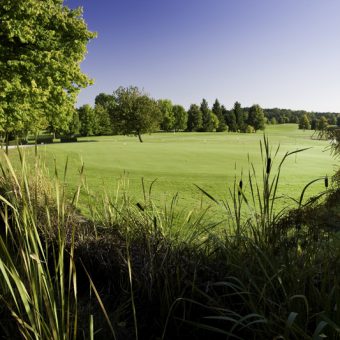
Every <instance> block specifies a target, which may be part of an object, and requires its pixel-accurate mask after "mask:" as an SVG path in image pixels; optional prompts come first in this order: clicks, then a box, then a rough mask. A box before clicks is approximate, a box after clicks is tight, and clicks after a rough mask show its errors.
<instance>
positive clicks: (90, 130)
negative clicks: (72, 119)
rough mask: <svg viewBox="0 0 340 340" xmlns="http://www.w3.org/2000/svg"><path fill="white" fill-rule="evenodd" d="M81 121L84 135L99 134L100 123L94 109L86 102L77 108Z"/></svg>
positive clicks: (81, 131) (80, 130)
mask: <svg viewBox="0 0 340 340" xmlns="http://www.w3.org/2000/svg"><path fill="white" fill-rule="evenodd" d="M77 111H78V117H79V121H80V129H79V132H80V134H81V135H82V136H93V135H95V134H97V130H98V124H97V119H96V115H95V111H94V109H93V108H92V107H91V106H90V105H89V104H85V105H83V106H81V107H79V108H78V109H77Z"/></svg>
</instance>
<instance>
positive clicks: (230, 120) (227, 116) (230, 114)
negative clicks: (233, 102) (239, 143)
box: [222, 105, 237, 132]
mask: <svg viewBox="0 0 340 340" xmlns="http://www.w3.org/2000/svg"><path fill="white" fill-rule="evenodd" d="M222 114H223V117H224V120H225V122H226V123H227V126H228V130H229V131H232V132H236V131H237V122H236V116H235V112H234V110H230V111H228V110H227V109H226V108H225V107H224V106H223V105H222Z"/></svg>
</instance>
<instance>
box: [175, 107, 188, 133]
mask: <svg viewBox="0 0 340 340" xmlns="http://www.w3.org/2000/svg"><path fill="white" fill-rule="evenodd" d="M172 112H173V114H174V118H175V122H174V129H175V131H179V130H185V129H186V128H187V123H188V113H187V112H186V111H185V109H184V107H183V106H181V105H174V106H173V108H172Z"/></svg>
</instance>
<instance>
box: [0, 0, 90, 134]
mask: <svg viewBox="0 0 340 340" xmlns="http://www.w3.org/2000/svg"><path fill="white" fill-rule="evenodd" d="M94 36H95V34H93V33H91V32H90V31H88V29H87V26H86V23H85V22H84V20H83V18H82V12H81V9H75V10H71V9H69V8H68V7H66V6H64V5H63V0H44V1H41V0H16V1H13V0H1V1H0V124H1V129H2V130H3V132H4V133H5V134H6V136H8V135H9V134H13V135H15V134H22V133H23V132H24V131H25V130H28V129H30V130H32V129H33V130H34V128H35V127H37V126H38V127H44V125H49V126H50V128H51V130H53V131H58V130H67V129H68V124H69V122H70V121H71V120H72V117H73V112H74V110H73V108H74V104H75V102H76V97H77V94H78V93H79V91H80V89H81V88H83V87H86V86H87V85H89V84H90V79H89V78H88V77H87V76H86V75H84V74H83V73H82V72H81V70H80V62H81V61H82V60H83V59H84V55H85V53H86V45H87V43H88V41H89V40H90V39H92V38H93V37H94Z"/></svg>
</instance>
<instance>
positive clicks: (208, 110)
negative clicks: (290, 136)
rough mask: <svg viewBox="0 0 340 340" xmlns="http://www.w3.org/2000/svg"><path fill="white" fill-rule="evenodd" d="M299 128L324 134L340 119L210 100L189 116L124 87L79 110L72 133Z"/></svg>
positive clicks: (167, 103)
mask: <svg viewBox="0 0 340 340" xmlns="http://www.w3.org/2000/svg"><path fill="white" fill-rule="evenodd" d="M284 123H297V124H299V127H300V128H301V129H314V130H318V129H319V130H322V129H324V128H325V127H327V126H329V125H338V126H339V125H340V114H339V113H334V112H307V111H302V110H289V109H279V108H274V109H262V108H261V107H260V106H259V105H257V104H254V105H253V106H251V107H242V106H241V104H240V103H239V102H235V104H234V106H233V107H232V108H231V109H227V108H226V107H225V106H224V105H222V104H221V103H220V102H219V100H218V99H216V100H215V102H214V103H213V105H212V106H211V107H210V106H209V104H208V102H207V101H206V100H205V99H202V101H201V103H200V104H191V105H190V107H189V109H188V110H185V108H184V107H183V106H181V105H174V104H173V103H172V102H171V100H169V99H159V100H154V99H152V98H150V96H149V95H147V94H145V93H144V92H143V91H141V90H140V89H138V88H137V87H132V86H131V87H128V88H124V87H120V88H118V89H117V90H116V91H114V92H113V93H112V94H106V93H100V94H98V95H97V96H96V98H95V105H94V107H92V106H90V105H88V104H86V105H83V106H81V107H79V108H78V109H77V110H76V111H75V113H74V116H73V120H72V122H71V124H70V128H69V131H68V133H71V134H80V135H82V136H91V135H112V134H135V135H138V136H139V138H140V140H141V141H142V139H141V135H142V134H143V133H146V132H154V131H198V132H201V131H202V132H209V131H216V132H223V131H232V132H248V133H249V132H256V131H257V130H263V129H264V128H265V124H284Z"/></svg>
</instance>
